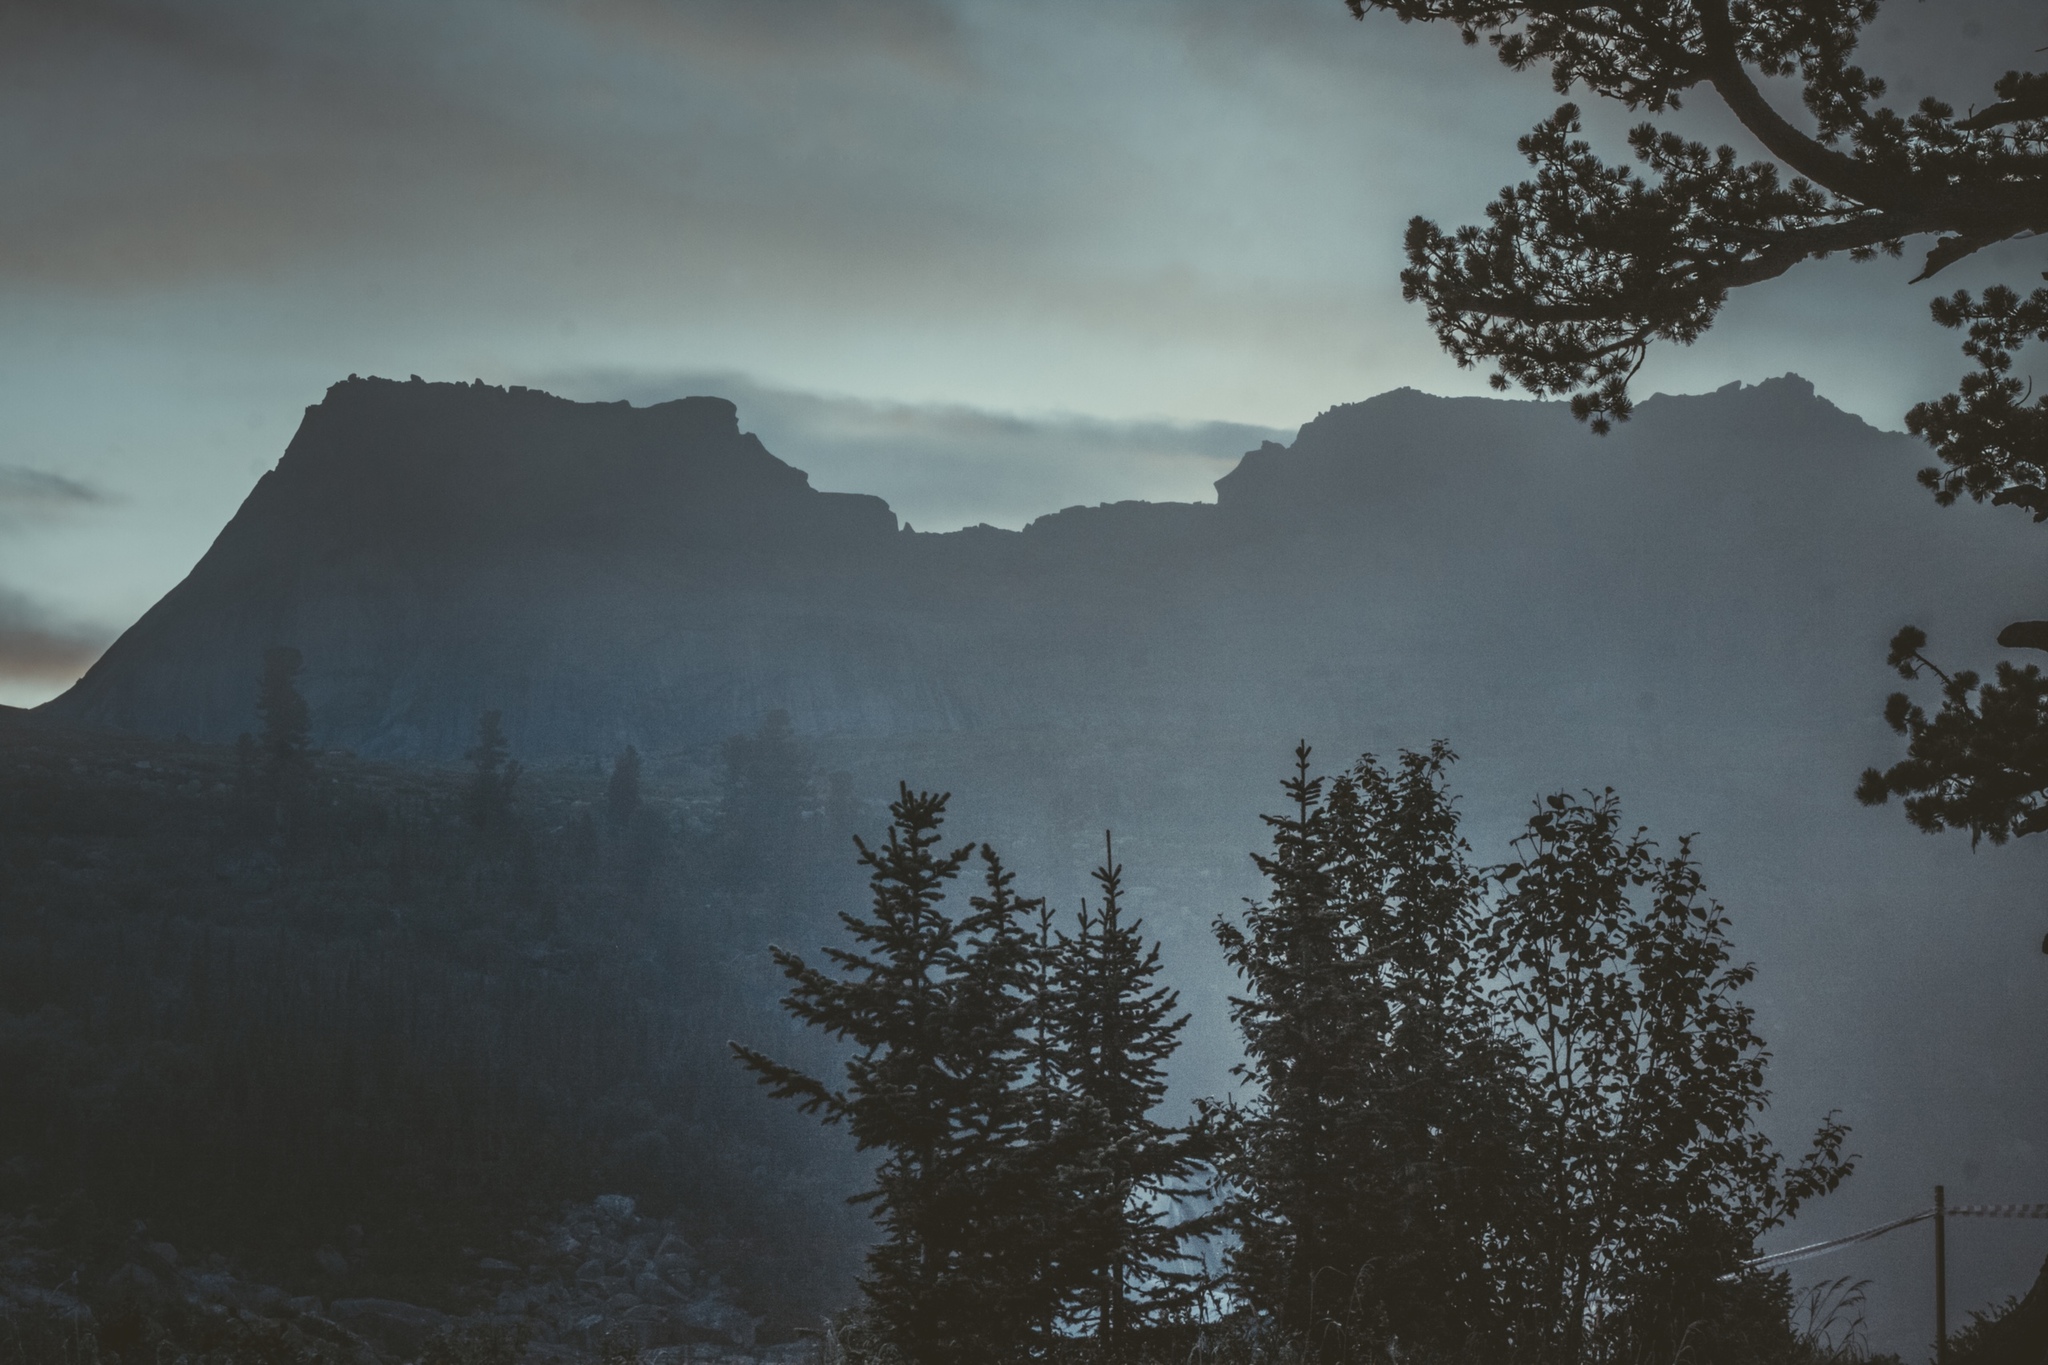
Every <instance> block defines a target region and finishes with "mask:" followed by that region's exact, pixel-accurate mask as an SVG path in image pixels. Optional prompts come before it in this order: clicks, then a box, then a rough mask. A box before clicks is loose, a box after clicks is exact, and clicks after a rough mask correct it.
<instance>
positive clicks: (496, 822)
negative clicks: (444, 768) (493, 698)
mask: <svg viewBox="0 0 2048 1365" xmlns="http://www.w3.org/2000/svg"><path fill="white" fill-rule="evenodd" d="M509 748H510V744H509V742H508V741H507V740H506V738H505V726H504V718H503V716H502V715H501V713H499V712H497V711H486V712H484V714H483V717H482V719H480V720H479V721H478V722H477V726H476V744H475V746H474V747H473V748H471V749H470V750H469V752H468V753H466V754H464V755H463V757H464V758H467V759H468V760H469V762H470V765H471V767H473V768H474V769H475V772H474V774H473V775H472V776H471V778H470V783H469V818H470V823H472V824H474V825H475V826H476V827H477V828H478V829H480V830H486V831H489V830H495V829H498V828H500V827H501V826H502V825H503V824H504V823H505V820H506V818H507V817H508V816H510V815H511V813H512V789H513V787H514V786H515V785H516V784H517V783H518V781H519V772H520V768H519V763H518V761H517V760H514V759H508V758H507V757H506V751H507V750H508V749H509Z"/></svg>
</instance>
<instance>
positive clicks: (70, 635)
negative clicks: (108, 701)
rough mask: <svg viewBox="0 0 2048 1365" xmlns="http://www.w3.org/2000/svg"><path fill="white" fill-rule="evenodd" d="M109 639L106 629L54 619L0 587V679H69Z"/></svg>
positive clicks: (65, 680)
mask: <svg viewBox="0 0 2048 1365" xmlns="http://www.w3.org/2000/svg"><path fill="white" fill-rule="evenodd" d="M109 639H110V632H108V631H104V630H99V629H95V628H92V627H87V626H81V625H77V624H74V623H68V622H62V621H57V620H55V619H53V618H52V617H51V615H50V613H49V612H47V611H45V610H44V609H43V608H42V607H40V606H38V605H37V604H36V603H35V602H33V601H31V600H30V599H29V598H27V597H25V596H23V595H22V594H21V593H18V592H15V591H13V590H12V589H9V588H0V680H6V681H10V682H11V681H23V682H60V683H61V682H69V681H70V680H71V679H73V678H76V677H77V676H78V675H79V674H81V673H83V672H85V670H86V669H88V668H90V667H91V666H92V662H93V660H95V659H97V658H99V656H100V652H101V651H102V650H104V649H105V648H106V647H107V644H108V641H109Z"/></svg>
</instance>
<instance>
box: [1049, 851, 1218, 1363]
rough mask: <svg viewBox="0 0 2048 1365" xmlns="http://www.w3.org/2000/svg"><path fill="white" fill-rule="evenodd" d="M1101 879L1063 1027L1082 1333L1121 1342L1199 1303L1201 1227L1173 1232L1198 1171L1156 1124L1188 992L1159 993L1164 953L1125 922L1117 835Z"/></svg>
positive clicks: (1078, 939) (1080, 928)
mask: <svg viewBox="0 0 2048 1365" xmlns="http://www.w3.org/2000/svg"><path fill="white" fill-rule="evenodd" d="M1094 877H1095V881H1096V884H1097V885H1098V886H1099V887H1100V888H1101V891H1102V902H1101V908H1100V909H1099V911H1097V912H1096V913H1095V914H1093V915H1090V913H1089V912H1088V908H1087V904H1086V903H1085V902H1083V904H1082V907H1081V911H1080V915H1079V917H1078V923H1077V928H1076V933H1075V934H1074V936H1073V937H1071V938H1065V939H1063V940H1062V941H1061V943H1060V945H1059V953H1058V957H1057V961H1056V963H1055V964H1054V965H1055V969H1056V971H1057V973H1058V978H1059V986H1058V993H1057V999H1058V1017H1057V1020H1056V1026H1055V1027H1056V1033H1057V1035H1058V1037H1059V1041H1060V1061H1061V1065H1060V1070H1061V1072H1062V1073H1063V1077H1064V1080H1065V1082H1066V1086H1067V1089H1068V1094H1069V1097H1070V1100H1071V1103H1068V1104H1066V1105H1065V1106H1063V1108H1064V1110H1065V1113H1066V1117H1067V1121H1068V1123H1070V1124H1071V1125H1072V1126H1073V1128H1074V1135H1073V1139H1072V1140H1071V1141H1070V1143H1069V1144H1068V1145H1069V1147H1070V1149H1071V1150H1073V1151H1074V1152H1075V1154H1076V1156H1077V1157H1078V1164H1077V1167H1076V1170H1075V1175H1076V1176H1077V1177H1078V1179H1077V1180H1076V1182H1075V1185H1076V1189H1075V1194H1076V1195H1078V1207H1077V1208H1076V1209H1075V1210H1074V1216H1073V1217H1072V1219H1071V1220H1070V1221H1071V1223H1072V1226H1071V1229H1070V1230H1069V1232H1068V1233H1067V1242H1068V1245H1067V1248H1066V1256H1067V1258H1068V1260H1069V1261H1070V1262H1072V1263H1073V1265H1074V1272H1075V1273H1073V1274H1072V1275H1070V1276H1069V1277H1068V1278H1069V1281H1070V1284H1071V1287H1070V1289H1069V1292H1070V1293H1071V1294H1072V1297H1073V1303H1074V1308H1075V1309H1076V1310H1077V1316H1078V1317H1079V1319H1080V1321H1081V1323H1082V1325H1083V1326H1085V1327H1086V1328H1087V1329H1088V1330H1091V1331H1092V1332H1093V1333H1094V1335H1095V1336H1096V1338H1097V1339H1098V1340H1100V1341H1103V1342H1105V1343H1115V1342H1120V1341H1123V1340H1125V1339H1127V1338H1129V1337H1130V1336H1131V1335H1132V1334H1133V1333H1134V1332H1136V1331H1138V1330H1140V1329H1142V1328H1144V1327H1146V1326H1149V1325H1152V1324H1153V1323H1155V1322H1156V1321H1158V1320H1159V1319H1160V1317H1161V1315H1162V1314H1165V1313H1171V1312H1175V1311H1180V1310H1185V1309H1186V1308H1187V1306H1188V1304H1189V1300H1190V1297H1191V1293H1192V1290H1193V1287H1194V1277H1193V1276H1190V1275H1188V1274H1187V1273H1186V1272H1185V1271H1184V1270H1182V1269H1181V1265H1182V1264H1183V1263H1184V1262H1185V1260H1186V1257H1185V1256H1184V1254H1183V1252H1182V1247H1183V1245H1184V1244H1185V1242H1186V1240H1187V1239H1188V1237H1189V1236H1190V1235H1191V1233H1193V1232H1194V1231H1196V1230H1197V1225H1196V1224H1194V1223H1191V1222H1170V1221H1169V1220H1168V1216H1167V1209H1166V1208H1165V1207H1163V1205H1164V1204H1166V1203H1167V1202H1168V1201H1170V1200H1171V1199H1172V1198H1173V1197H1175V1196H1177V1195H1185V1194H1188V1193H1191V1191H1189V1190H1188V1189H1186V1188H1185V1182H1186V1180H1187V1178H1188V1177H1189V1176H1190V1175H1191V1174H1193V1172H1194V1171H1195V1169H1196V1167H1197V1165H1198V1162H1197V1161H1196V1158H1195V1149H1194V1147H1193V1145H1192V1144H1191V1142H1190V1140H1189V1138H1188V1135H1187V1134H1186V1133H1184V1132H1182V1131H1180V1130H1177V1129H1171V1128H1168V1127H1166V1126H1164V1125H1162V1124H1160V1123H1159V1122H1158V1121H1156V1120H1155V1119H1154V1118H1153V1117H1152V1111H1153V1110H1154V1109H1156V1108H1158V1106H1159V1103H1160V1101H1161V1100H1163V1099H1164V1098H1165V1096H1166V1063H1167V1061H1168V1059H1169V1058H1171V1057H1172V1055H1173V1053H1174V1051H1175V1050H1176V1049H1177V1048H1178V1047H1179V1045H1180V1035H1181V1031H1182V1030H1183V1029H1184V1028H1185V1027H1186V1025H1187V1022H1188V1016H1187V1015H1185V1014H1179V1013H1177V1011H1178V1009H1179V1004H1180V997H1179V994H1178V993H1177V992H1175V991H1173V990H1172V989H1170V988H1168V987H1165V986H1162V985H1159V984H1158V976H1159V970H1160V961H1159V945H1158V944H1157V943H1154V944H1152V945H1150V946H1149V947H1147V946H1146V944H1145V942H1144V939H1143V937H1142V930H1143V921H1140V920H1129V921H1126V920H1125V918H1124V911H1123V868H1122V867H1121V866H1120V865H1119V864H1118V863H1117V862H1116V858H1115V850H1114V847H1113V846H1112V844H1111V842H1110V836H1109V834H1108V833H1107V832H1105V833H1104V834H1103V861H1102V865H1101V866H1099V867H1098V868H1096V869H1095V873H1094ZM1042 935H1043V931H1042V929H1041V942H1042V941H1043V937H1042Z"/></svg>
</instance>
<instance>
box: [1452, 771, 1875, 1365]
mask: <svg viewBox="0 0 2048 1365" xmlns="http://www.w3.org/2000/svg"><path fill="white" fill-rule="evenodd" d="M1516 852H1517V853H1518V854H1519V855H1520V861H1518V862H1514V863H1510V864H1508V865H1507V866H1505V867H1504V868H1502V869H1500V872H1499V877H1500V882H1501V887H1502V894H1501V896H1500V898H1499V900H1498V902H1497V903H1496V905H1495V906H1494V909H1493V913H1492V914H1491V915H1489V916H1488V917H1487V919H1486V921H1485V925H1484V928H1483V930H1482V934H1481V946H1482V948H1483V950H1484V953H1485V957H1484V968H1485V971H1486V974H1487V975H1488V976H1489V977H1491V978H1493V979H1494V980H1497V981H1498V982H1500V983H1501V984H1500V986H1499V992H1498V999H1499V1002H1500V1004H1501V1006H1502V1007H1503V1008H1504V1009H1505V1010H1506V1011H1507V1013H1508V1015H1509V1016H1510V1017H1511V1019H1512V1020H1513V1021H1514V1023H1515V1024H1516V1025H1517V1026H1518V1028H1519V1032H1520V1037H1521V1040H1522V1043H1523V1052H1524V1056H1525V1058H1526V1062H1527V1071H1528V1075H1529V1078H1530V1081H1531V1085H1530V1087H1529V1095H1530V1102H1531V1119H1530V1132H1529V1147H1528V1157H1529V1163H1528V1164H1529V1181H1530V1186H1531V1189H1532V1191H1533V1193H1534V1196H1535V1198H1534V1207H1533V1208H1532V1209H1531V1218H1530V1221H1529V1224H1528V1226H1527V1229H1526V1231H1527V1234H1528V1235H1527V1236H1525V1237H1523V1238H1521V1239H1519V1241H1520V1255H1521V1256H1522V1257H1524V1258H1526V1261H1525V1264H1526V1266H1527V1270H1528V1276H1527V1279H1528V1282H1529V1283H1530V1284H1531V1285H1532V1286H1533V1287H1534V1289H1535V1291H1536V1299H1535V1304H1534V1307H1535V1309H1536V1311H1535V1312H1534V1313H1533V1314H1531V1315H1530V1317H1529V1318H1528V1319H1527V1323H1526V1328H1525V1331H1526V1333H1527V1339H1525V1341H1524V1342H1523V1347H1524V1350H1525V1352H1526V1353H1527V1354H1529V1355H1530V1356H1531V1357H1532V1358H1534V1359H1537V1360H1543V1361H1558V1362H1579V1361H1584V1360H1616V1361H1621V1360H1670V1359H1676V1358H1678V1357H1680V1356H1684V1357H1686V1358H1689V1359H1695V1360H1701V1361H1715V1360H1730V1361H1735V1360H1753V1359H1756V1358H1757V1357H1758V1354H1759V1352H1758V1351H1757V1350H1756V1345H1757V1343H1756V1342H1755V1340H1754V1339H1753V1337H1754V1334H1755V1333H1756V1332H1758V1331H1760V1330H1764V1329H1765V1328H1766V1327H1768V1328H1769V1330H1772V1331H1775V1332H1777V1333H1779V1334H1780V1335H1782V1334H1783V1332H1784V1316H1783V1309H1784V1307H1785V1305H1783V1304H1782V1303H1779V1304H1775V1305H1774V1304H1773V1302H1772V1298H1773V1295H1774V1294H1779V1293H1782V1286H1776V1287H1775V1288H1774V1286H1773V1282H1770V1281H1769V1279H1768V1277H1765V1276H1760V1275H1756V1274H1753V1273H1749V1274H1746V1273H1744V1271H1743V1268H1742V1262H1743V1260H1744V1259H1745V1258H1747V1257H1749V1256H1751V1255H1753V1254H1754V1245H1755V1241H1756V1239H1757V1237H1758V1236H1760V1235H1761V1234H1762V1233H1764V1232H1766V1231H1768V1230H1769V1229H1771V1228H1773V1227H1776V1226H1778V1225H1780V1224H1781V1223H1783V1222H1784V1220H1786V1219H1787V1218H1789V1217H1791V1216H1792V1214H1793V1213H1794V1212H1795V1211H1797V1209H1798V1208H1799V1207H1800V1206H1801V1205H1802V1204H1804V1203H1805V1202H1806V1201H1807V1200H1809V1199H1811V1198H1813V1197H1815V1196H1817V1195H1822V1194H1826V1193H1827V1192H1829V1191H1830V1190H1832V1189H1834V1188H1835V1187H1836V1186H1837V1185H1839V1184H1840V1183H1841V1182H1842V1180H1843V1179H1845V1178H1846V1177H1847V1176H1848V1174H1849V1172H1850V1169H1851V1166H1852V1162H1851V1161H1850V1160H1849V1159H1846V1158H1844V1157H1843V1156H1842V1152H1841V1147H1842V1142H1843V1140H1844V1138H1845V1137H1846V1135H1847V1129H1846V1128H1844V1127H1843V1126H1842V1125H1841V1124H1840V1123H1838V1122H1836V1121H1835V1119H1834V1118H1833V1116H1832V1115H1830V1116H1829V1117H1828V1118H1827V1119H1826V1120H1825V1121H1824V1122H1823V1123H1822V1124H1821V1126H1820V1128H1819V1130H1818V1132H1817V1133H1816V1134H1815V1136H1814V1140H1813V1146H1812V1148H1811V1150H1810V1151H1809V1152H1808V1153H1807V1155H1806V1156H1805V1157H1803V1158H1802V1159H1801V1160H1799V1161H1798V1162H1796V1163H1794V1164H1792V1165H1790V1166H1787V1165H1786V1163H1785V1162H1784V1160H1783V1158H1782V1157H1780V1156H1779V1154H1778V1152H1777V1151H1776V1149H1775V1148H1774V1147H1773V1145H1772V1144H1771V1142H1770V1141H1769V1140H1768V1139H1767V1138H1766V1137H1765V1136H1764V1135H1763V1133H1762V1132H1761V1131H1760V1130H1759V1129H1758V1127H1757V1116H1758V1115H1759V1114H1760V1113H1761V1112H1762V1111H1763V1109H1764V1107H1765V1104H1766V1102H1767V1101H1768V1098H1769V1095H1768V1092H1767V1091H1766V1090H1765V1088H1764V1067H1765V1063H1766V1061H1767V1057H1768V1054H1767V1053H1766V1052H1765V1051H1764V1047H1763V1042H1762V1040H1761V1039H1760V1038H1758V1037H1757V1035H1756V1032H1755V1029H1754V1027H1753V1024H1754V1014H1753V1011H1752V1010H1751V1009H1750V1008H1749V1006H1748V1005H1746V1004H1744V1003H1743V1002H1742V1000H1741V991H1742V988H1743V987H1744V986H1746V985H1748V984H1749V982H1750V980H1751V978H1752V977H1753V976H1754V974H1755V970H1754V968H1752V967H1750V966H1747V965H1743V964H1738V963H1736V962H1735V961H1733V959H1732V956H1731V952H1730V945H1729V940H1728V932H1727V930H1728V921H1727V917H1726V916H1725V915H1724V914H1723V912H1722V910H1721V908H1720V906H1718V905H1716V904H1715V903H1714V902H1713V901H1711V900H1709V899H1707V898H1706V895H1705V888H1704V884H1703V882H1702V879H1701V876H1700V872H1699V867H1698V865H1697V864H1696V863H1695V862H1694V861H1693V858H1692V849H1691V841H1690V839H1681V840H1679V842H1678V848H1677V851H1676V852H1675V853H1673V854H1671V855H1670V856H1668V857H1665V856H1659V855H1658V853H1657V851H1656V846H1655V845H1654V844H1652V843H1651V842H1650V841H1649V839H1648V838H1647V837H1646V835H1645V832H1644V831H1642V830H1637V831H1635V832H1634V833H1633V834H1630V835H1624V834H1623V832H1622V825H1621V810H1620V807H1619V805H1618V804H1617V803H1616V801H1615V800H1614V798H1613V794H1612V793H1611V792H1610V793H1606V794H1604V795H1601V796H1597V797H1593V798H1591V799H1588V800H1579V799H1576V798H1572V797H1569V796H1564V795H1553V796H1549V797H1546V798H1545V799H1544V800H1543V801H1541V802H1539V803H1538V804H1537V808H1536V812H1535V814H1534V815H1533V816H1532V817H1531V818H1530V820H1529V823H1528V826H1527V828H1526V830H1525V832H1524V833H1523V835H1522V836H1521V838H1520V839H1519V840H1518V841H1517V843H1516Z"/></svg>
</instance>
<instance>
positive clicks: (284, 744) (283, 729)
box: [256, 645, 313, 804]
mask: <svg viewBox="0 0 2048 1365" xmlns="http://www.w3.org/2000/svg"><path fill="white" fill-rule="evenodd" d="M304 671H305V658H304V656H303V655H301V654H300V653H299V651H298V650H296V649H293V648H292V647H291V646H289V645H278V646H275V647H274V648H271V649H266V650H264V651H263V683H262V687H261V689H260V690H259V691H258V693H257V696H256V714H257V716H258V718H260V719H261V720H262V722H263V738H262V740H261V741H260V743H261V747H262V754H263V780H264V786H265V787H266V788H267V789H268V791H269V794H270V798H271V800H273V801H277V802H281V803H287V804H288V803H290V802H292V801H294V800H296V799H297V798H298V797H300V796H301V795H303V793H304V791H305V787H306V783H307V782H308V781H309V780H310V779H311V777H312V771H313V759H312V752H311V738H312V730H313V717H312V712H311V710H310V709H309V708H308V707H307V706H306V699H305V698H304V697H302V696H300V695H299V688H298V678H299V674H300V673H302V672H304Z"/></svg>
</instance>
